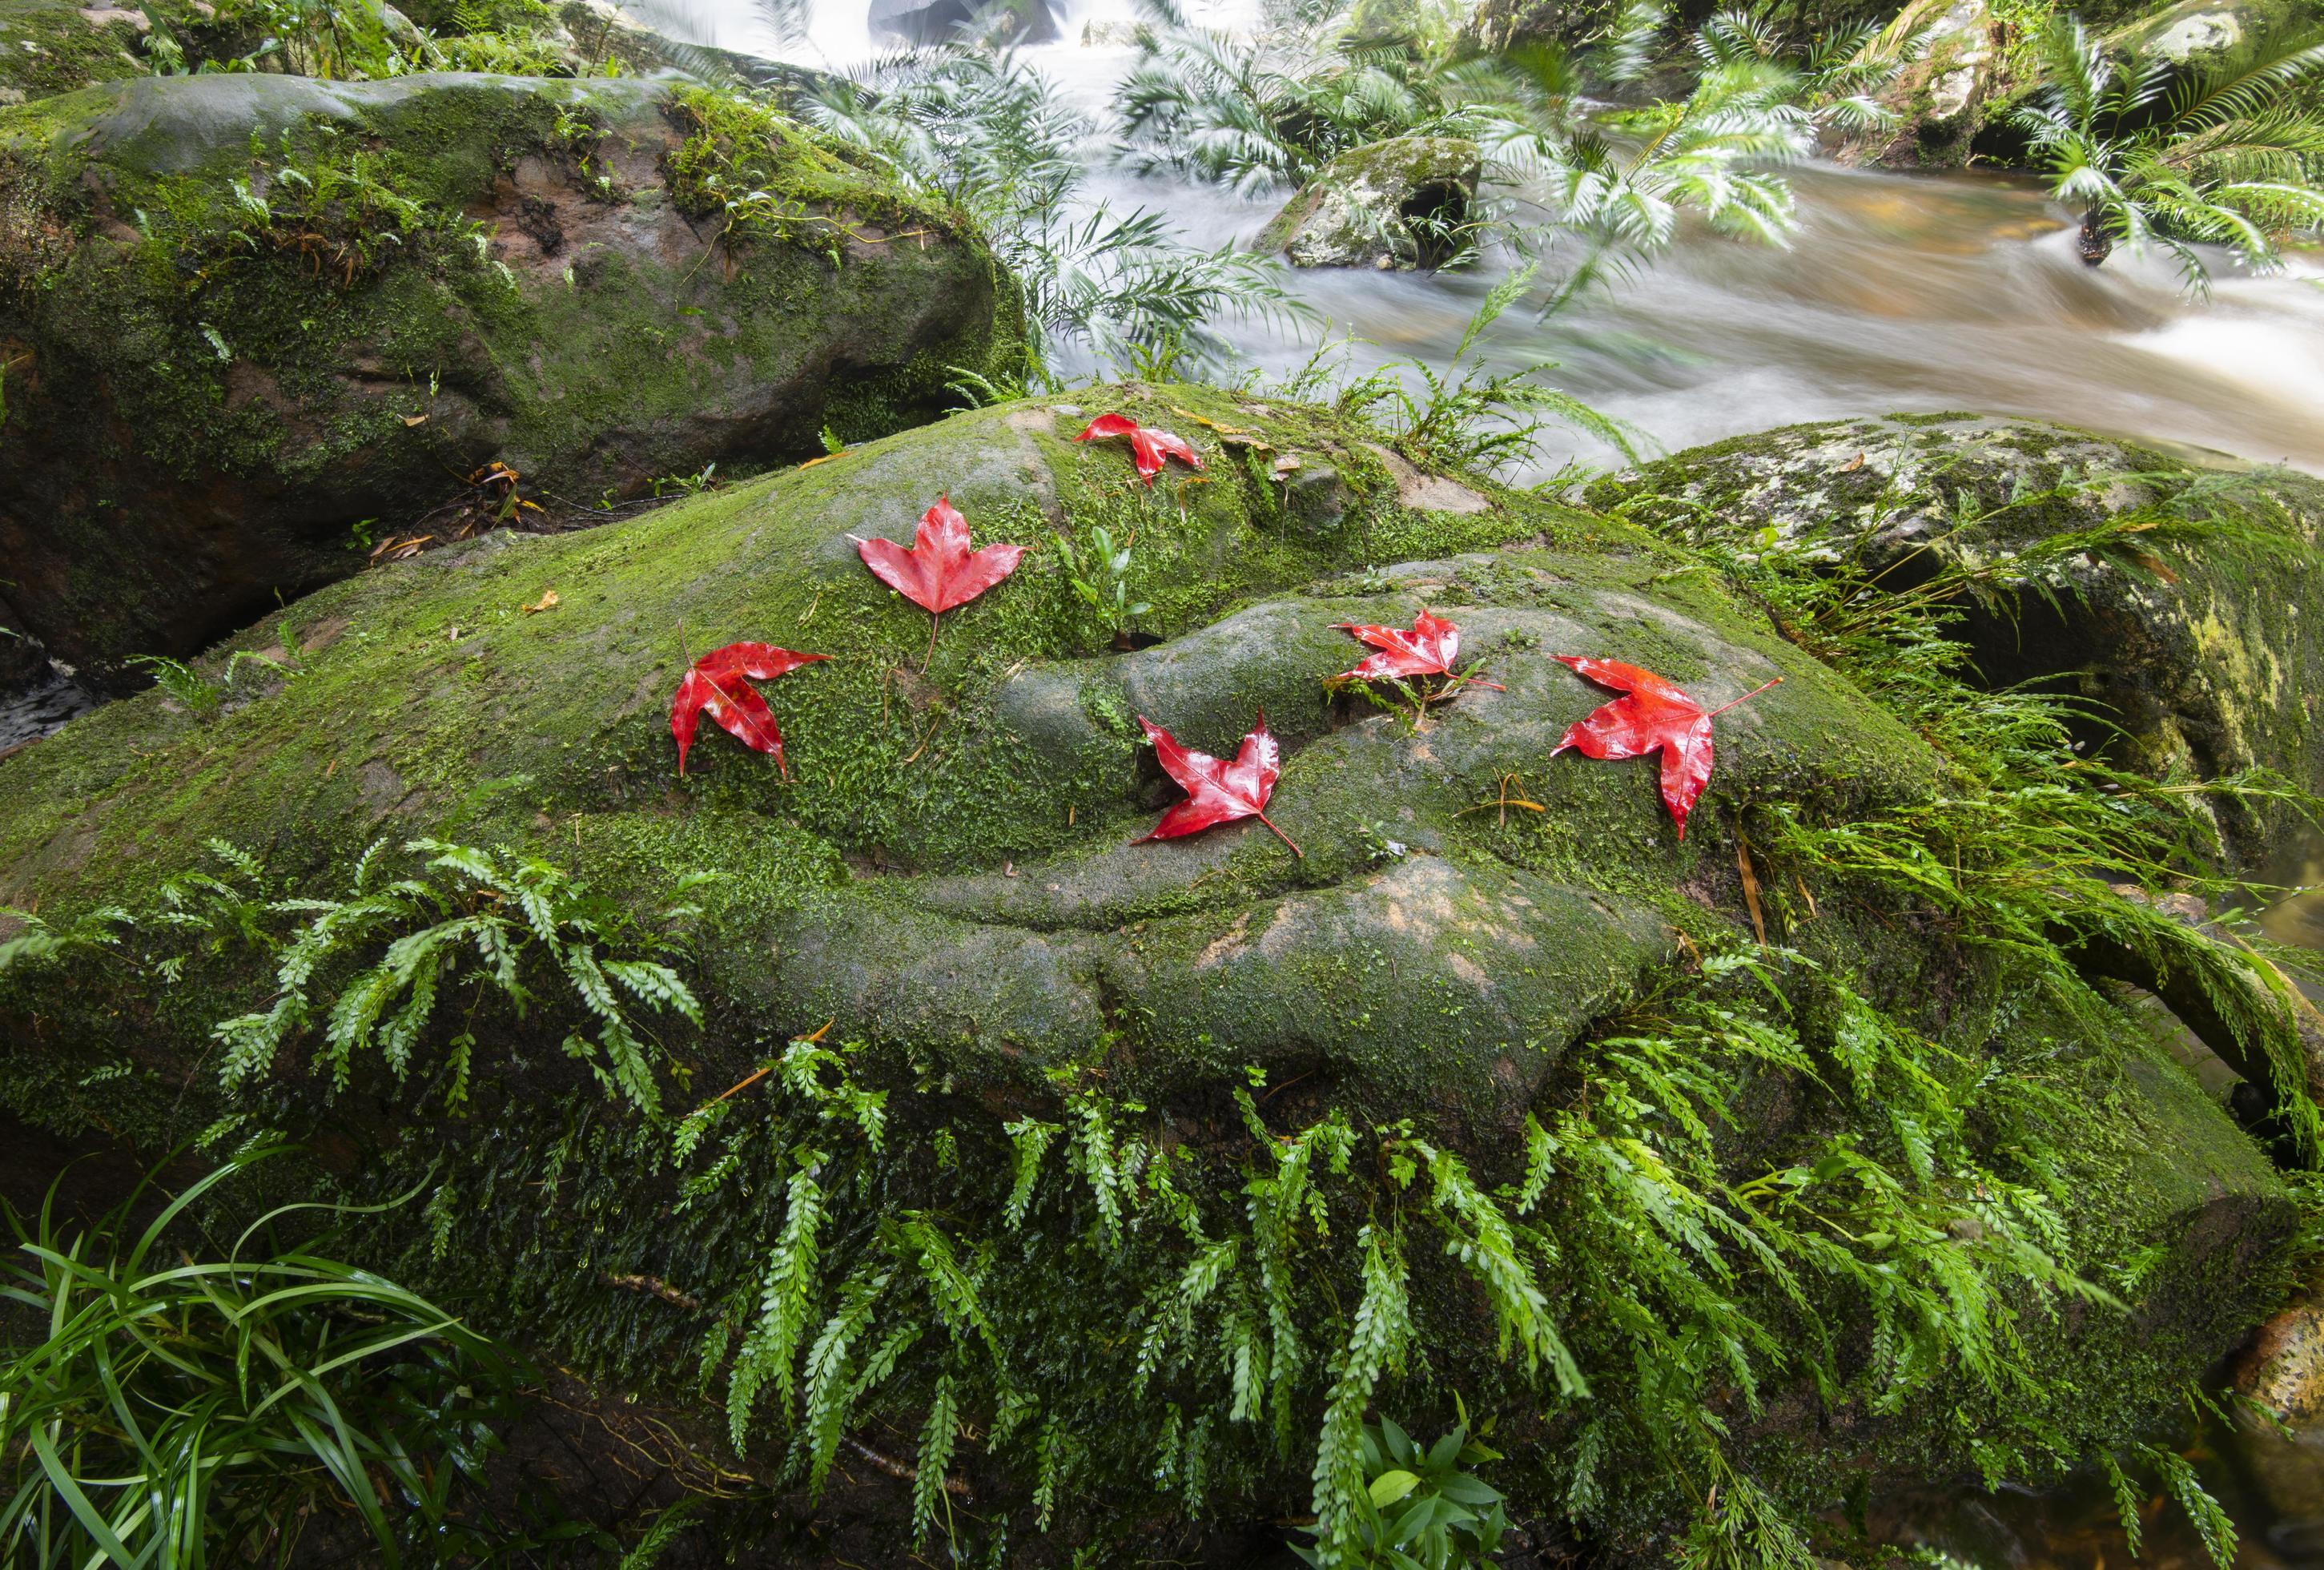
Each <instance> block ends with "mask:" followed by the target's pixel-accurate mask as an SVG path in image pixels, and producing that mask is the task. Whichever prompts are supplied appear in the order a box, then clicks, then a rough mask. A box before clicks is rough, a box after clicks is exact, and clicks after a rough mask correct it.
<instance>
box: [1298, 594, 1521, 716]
mask: <svg viewBox="0 0 2324 1570" xmlns="http://www.w3.org/2000/svg"><path fill="white" fill-rule="evenodd" d="M1332 624H1333V626H1335V627H1337V628H1339V629H1340V630H1341V631H1342V632H1345V633H1354V634H1355V635H1356V636H1357V637H1358V638H1359V639H1360V640H1361V641H1362V642H1366V643H1369V644H1370V645H1371V646H1372V647H1373V648H1375V649H1377V650H1379V653H1377V654H1371V655H1367V656H1366V657H1365V659H1364V661H1363V663H1361V664H1360V665H1358V666H1357V667H1356V668H1355V669H1354V670H1342V671H1341V672H1340V674H1339V675H1337V676H1334V677H1333V678H1332V679H1331V683H1330V685H1333V686H1337V685H1339V684H1340V683H1342V682H1345V681H1405V680H1409V679H1411V678H1413V677H1416V676H1442V677H1444V678H1446V679H1448V680H1450V681H1452V682H1453V683H1454V684H1455V685H1456V686H1465V685H1466V684H1467V683H1466V680H1464V679H1463V678H1462V676H1461V674H1460V672H1458V671H1456V670H1453V669H1452V662H1453V661H1454V660H1458V659H1459V658H1460V657H1461V629H1460V628H1458V627H1456V626H1454V625H1453V624H1452V623H1450V622H1448V621H1445V620H1444V619H1443V617H1441V616H1437V615H1433V614H1430V613H1429V612H1428V611H1426V610H1425V609H1424V610H1423V611H1422V612H1421V613H1420V614H1418V615H1416V616H1415V617H1414V618H1413V619H1412V630H1411V631H1410V632H1406V631H1405V630H1404V629H1402V628H1400V627H1375V626H1368V625H1364V624H1361V623H1355V622H1334V623H1332ZM1472 679H1473V678H1472ZM1479 685H1480V686H1483V687H1489V688H1492V689H1493V690H1494V691H1495V692H1500V691H1503V690H1505V689H1504V688H1502V687H1501V685H1500V684H1499V682H1494V681H1481V682H1480V683H1479ZM1439 696H1440V697H1442V696H1448V695H1445V694H1439Z"/></svg>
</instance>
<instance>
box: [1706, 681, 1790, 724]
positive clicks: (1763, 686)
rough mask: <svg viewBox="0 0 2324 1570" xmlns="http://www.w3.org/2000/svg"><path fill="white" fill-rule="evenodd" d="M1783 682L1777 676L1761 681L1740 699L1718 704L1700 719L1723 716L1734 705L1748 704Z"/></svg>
mask: <svg viewBox="0 0 2324 1570" xmlns="http://www.w3.org/2000/svg"><path fill="white" fill-rule="evenodd" d="M1783 680H1784V679H1783V678H1782V677H1780V676H1778V677H1775V679H1772V680H1768V681H1763V682H1761V683H1760V684H1759V685H1758V686H1757V687H1755V688H1752V689H1751V690H1750V691H1748V692H1747V693H1745V694H1744V695H1743V696H1742V697H1738V698H1735V699H1733V700H1732V701H1730V702H1728V703H1722V704H1720V706H1719V707H1717V708H1714V709H1712V710H1711V713H1709V714H1707V715H1704V716H1702V717H1703V718H1705V719H1711V718H1715V717H1716V716H1720V715H1722V714H1725V713H1726V712H1727V711H1728V710H1729V709H1730V708H1733V707H1735V705H1736V704H1738V703H1748V702H1749V701H1750V700H1751V699H1753V698H1755V697H1758V696H1759V695H1760V694H1761V693H1763V692H1765V691H1766V690H1767V688H1771V687H1779V686H1781V685H1783Z"/></svg>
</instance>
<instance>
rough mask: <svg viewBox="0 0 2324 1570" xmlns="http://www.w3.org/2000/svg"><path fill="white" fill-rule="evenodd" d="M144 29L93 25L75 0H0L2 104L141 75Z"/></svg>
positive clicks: (114, 23)
mask: <svg viewBox="0 0 2324 1570" xmlns="http://www.w3.org/2000/svg"><path fill="white" fill-rule="evenodd" d="M146 69H147V61H146V59H145V56H144V54H143V32H142V31H141V30H140V29H139V28H138V27H136V26H134V24H132V23H129V22H127V21H120V20H116V21H111V22H107V23H103V24H101V25H100V24H97V23H92V22H90V21H89V19H88V15H87V14H85V13H84V12H83V10H82V8H81V7H80V6H78V5H75V4H74V3H73V0H0V104H7V103H22V102H23V101H25V100H27V99H40V98H46V97H53V96H55V95H57V94H60V93H69V92H72V91H74V90H76V89H77V88H85V87H88V85H89V84H90V83H92V82H108V81H117V80H120V79H121V78H124V77H138V76H143V75H144V74H145V71H146Z"/></svg>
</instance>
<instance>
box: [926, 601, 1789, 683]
mask: <svg viewBox="0 0 2324 1570" xmlns="http://www.w3.org/2000/svg"><path fill="white" fill-rule="evenodd" d="M943 625H944V613H943V612H942V611H930V612H929V613H928V651H927V653H925V654H923V655H921V656H920V674H921V675H923V676H926V675H927V673H928V661H929V660H933V659H935V658H936V629H937V628H938V627H941V626H943ZM1776 679H1777V680H1781V679H1782V678H1781V677H1778V678H1776Z"/></svg>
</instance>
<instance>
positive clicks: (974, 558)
mask: <svg viewBox="0 0 2324 1570" xmlns="http://www.w3.org/2000/svg"><path fill="white" fill-rule="evenodd" d="M848 538H849V539H851V540H853V539H854V536H853V535H850V536H848ZM855 549H856V551H857V553H858V554H860V555H861V556H862V558H863V565H864V566H866V567H868V568H871V571H872V574H873V576H875V577H878V578H879V580H880V581H881V583H884V584H886V585H887V586H889V587H890V588H891V589H894V590H895V591H896V592H897V593H898V594H899V595H901V596H904V597H905V598H906V599H908V600H909V601H911V602H912V603H913V604H914V605H918V606H919V607H920V608H921V609H922V610H924V611H927V612H930V613H932V614H936V615H939V616H941V615H943V614H945V612H946V611H949V610H951V609H953V608H954V606H957V605H966V604H968V602H969V601H971V600H973V599H974V598H975V597H976V596H979V595H981V594H982V593H983V592H984V591H985V590H986V589H989V588H991V586H993V585H994V584H997V583H999V582H1000V581H1001V579H1002V578H1004V577H1008V576H1009V575H1010V573H1012V572H1015V571H1016V570H1017V559H1018V558H1019V557H1020V556H1022V555H1024V554H1025V548H1024V547H1023V546H1021V545H988V546H986V547H985V548H984V549H983V550H970V549H969V548H968V520H967V519H965V518H964V517H962V516H961V515H960V513H959V511H958V510H957V509H956V508H954V506H953V504H952V499H951V498H950V497H948V496H939V497H937V498H936V504H935V505H934V506H932V507H930V508H929V509H928V510H927V512H926V513H922V514H921V515H920V528H919V532H918V534H916V535H915V536H913V539H912V544H911V546H910V548H909V549H906V548H905V547H903V546H901V545H899V544H897V543H896V542H895V541H894V540H855Z"/></svg>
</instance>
